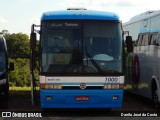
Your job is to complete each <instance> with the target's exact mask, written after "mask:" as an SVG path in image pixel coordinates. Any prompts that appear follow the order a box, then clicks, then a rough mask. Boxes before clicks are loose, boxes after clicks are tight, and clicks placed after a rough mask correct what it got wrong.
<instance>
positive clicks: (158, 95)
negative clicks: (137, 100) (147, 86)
mask: <svg viewBox="0 0 160 120" xmlns="http://www.w3.org/2000/svg"><path fill="white" fill-rule="evenodd" d="M151 90H152V92H151V93H152V101H153V104H154V106H155V108H156V109H158V110H160V89H159V86H158V84H157V80H156V78H153V79H152V83H151Z"/></svg>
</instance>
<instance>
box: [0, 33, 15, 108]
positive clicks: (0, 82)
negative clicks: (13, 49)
mask: <svg viewBox="0 0 160 120" xmlns="http://www.w3.org/2000/svg"><path fill="white" fill-rule="evenodd" d="M9 66H10V67H9V68H8V56H7V46H6V41H5V38H4V37H3V36H2V35H0V107H1V108H7V107H8V93H9V80H8V70H13V69H14V64H13V63H10V65H9Z"/></svg>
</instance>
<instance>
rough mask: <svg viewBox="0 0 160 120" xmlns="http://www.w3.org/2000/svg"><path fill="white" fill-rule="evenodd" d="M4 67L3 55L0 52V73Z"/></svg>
mask: <svg viewBox="0 0 160 120" xmlns="http://www.w3.org/2000/svg"><path fill="white" fill-rule="evenodd" d="M4 69H6V67H5V53H3V52H0V72H3V71H4Z"/></svg>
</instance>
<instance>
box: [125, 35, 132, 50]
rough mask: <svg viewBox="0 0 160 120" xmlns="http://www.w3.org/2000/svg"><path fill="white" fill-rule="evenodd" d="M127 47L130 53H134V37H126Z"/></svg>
mask: <svg viewBox="0 0 160 120" xmlns="http://www.w3.org/2000/svg"><path fill="white" fill-rule="evenodd" d="M126 47H127V52H128V53H130V52H133V41H132V36H126Z"/></svg>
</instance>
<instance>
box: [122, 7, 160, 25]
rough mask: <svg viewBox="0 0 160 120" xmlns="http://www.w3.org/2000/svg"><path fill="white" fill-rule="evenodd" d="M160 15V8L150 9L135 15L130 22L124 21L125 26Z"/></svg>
mask: <svg viewBox="0 0 160 120" xmlns="http://www.w3.org/2000/svg"><path fill="white" fill-rule="evenodd" d="M158 15H160V10H155V11H152V10H150V11H147V12H144V13H141V14H138V15H135V16H133V17H132V18H131V19H130V20H129V21H128V22H126V23H124V24H123V25H124V26H125V25H128V24H131V23H135V22H138V21H141V20H145V19H148V18H151V17H155V16H158Z"/></svg>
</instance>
